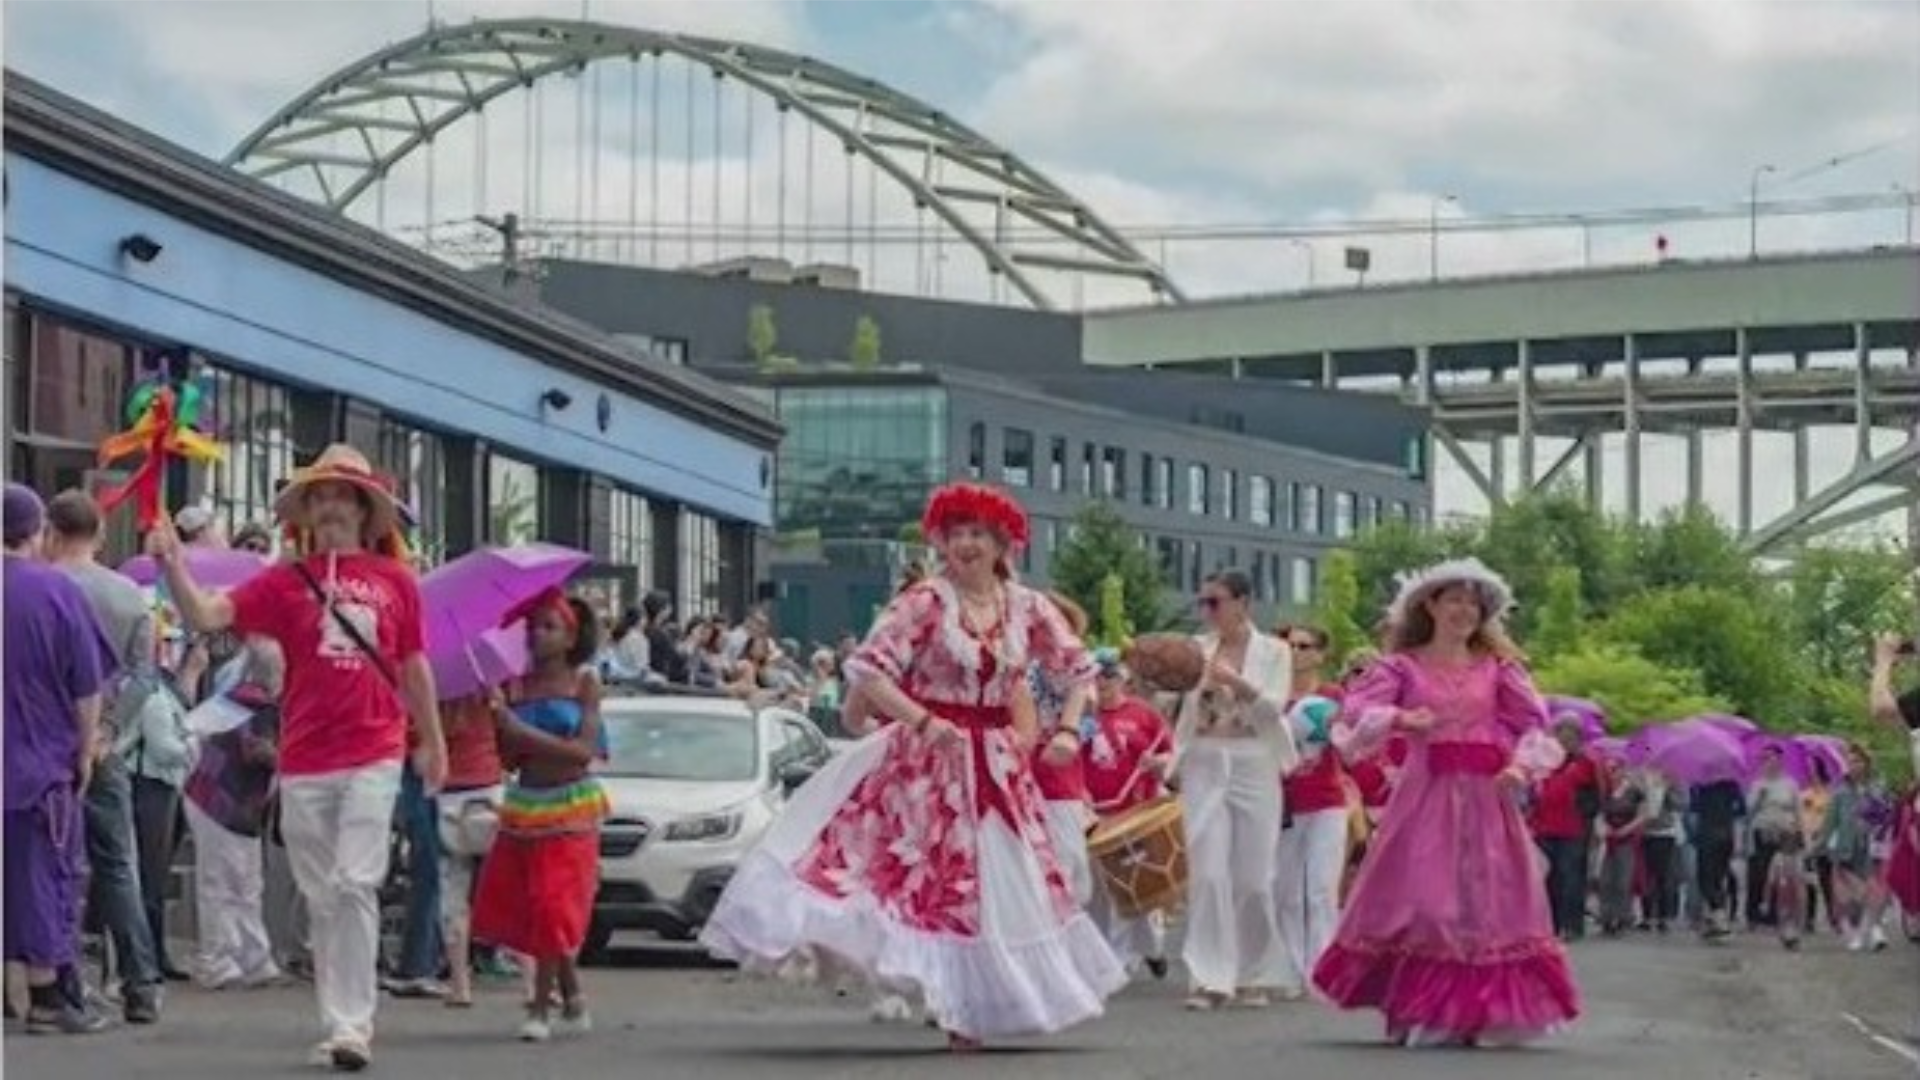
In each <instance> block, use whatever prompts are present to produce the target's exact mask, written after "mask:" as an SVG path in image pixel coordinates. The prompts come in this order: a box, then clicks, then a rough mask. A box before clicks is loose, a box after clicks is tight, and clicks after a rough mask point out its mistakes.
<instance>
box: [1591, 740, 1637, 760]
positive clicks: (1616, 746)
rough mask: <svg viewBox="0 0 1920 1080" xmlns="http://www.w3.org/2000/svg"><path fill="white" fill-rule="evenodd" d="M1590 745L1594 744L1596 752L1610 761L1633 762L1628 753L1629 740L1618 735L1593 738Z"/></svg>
mask: <svg viewBox="0 0 1920 1080" xmlns="http://www.w3.org/2000/svg"><path fill="white" fill-rule="evenodd" d="M1590 745H1592V747H1593V752H1594V753H1596V754H1599V755H1600V756H1601V757H1602V758H1605V759H1606V760H1608V761H1611V762H1615V763H1619V762H1627V763H1628V764H1631V763H1632V760H1631V758H1630V757H1629V756H1628V753H1627V750H1628V745H1629V744H1628V741H1627V740H1626V739H1623V738H1620V737H1619V736H1617V735H1602V736H1601V737H1600V738H1597V739H1595V740H1593V742H1592V743H1591V744H1590Z"/></svg>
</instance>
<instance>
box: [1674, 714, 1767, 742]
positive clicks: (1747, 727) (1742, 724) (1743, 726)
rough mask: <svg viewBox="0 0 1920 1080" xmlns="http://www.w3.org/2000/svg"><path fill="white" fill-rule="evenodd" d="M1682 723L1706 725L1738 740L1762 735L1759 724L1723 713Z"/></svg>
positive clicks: (1697, 717) (1690, 719) (1690, 718)
mask: <svg viewBox="0 0 1920 1080" xmlns="http://www.w3.org/2000/svg"><path fill="white" fill-rule="evenodd" d="M1682 723H1689V724H1691V723H1698V724H1706V725H1707V726H1709V727H1716V728H1719V729H1720V730H1721V731H1724V732H1726V733H1728V734H1729V735H1732V736H1733V737H1734V738H1736V739H1743V738H1745V737H1747V736H1748V735H1758V734H1760V725H1759V724H1756V723H1754V722H1753V721H1751V720H1749V719H1747V718H1746V717H1744V716H1727V715H1725V714H1723V713H1707V714H1705V715H1702V716H1693V717H1689V718H1687V719H1686V720H1684V721H1682Z"/></svg>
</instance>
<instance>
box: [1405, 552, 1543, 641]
mask: <svg viewBox="0 0 1920 1080" xmlns="http://www.w3.org/2000/svg"><path fill="white" fill-rule="evenodd" d="M1398 580H1399V583H1400V589H1399V591H1398V592H1397V593H1396V594H1395V595H1394V598H1393V603H1392V604H1391V605H1389V606H1388V608H1387V620H1388V621H1389V622H1391V623H1393V624H1395V625H1399V624H1402V623H1404V622H1406V618H1407V613H1408V612H1410V611H1412V610H1413V609H1414V608H1415V607H1416V606H1417V605H1419V604H1422V603H1425V602H1426V600H1427V598H1428V597H1430V596H1432V595H1433V594H1434V593H1437V592H1439V591H1440V590H1442V589H1445V588H1447V587H1449V586H1453V585H1465V586H1468V587H1469V588H1471V589H1473V591H1474V592H1475V593H1476V594H1477V595H1478V596H1479V598H1480V610H1481V611H1482V612H1484V613H1485V614H1486V617H1487V619H1488V620H1489V621H1491V620H1495V619H1502V618H1505V617H1506V615H1507V613H1508V612H1511V611H1512V610H1513V588H1512V587H1511V586H1509V585H1508V584H1507V580H1506V579H1505V578H1503V577H1501V576H1500V575H1499V574H1497V573H1495V572H1494V571H1493V568H1492V567H1489V566H1488V565H1487V564H1486V563H1483V562H1481V561H1480V560H1479V559H1473V558H1467V559H1449V560H1447V561H1446V562H1442V563H1435V564H1434V565H1432V566H1429V567H1427V568H1426V569H1424V570H1420V571H1416V572H1414V573H1411V574H1401V575H1400V577H1399V579H1398Z"/></svg>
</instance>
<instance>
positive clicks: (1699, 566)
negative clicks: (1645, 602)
mask: <svg viewBox="0 0 1920 1080" xmlns="http://www.w3.org/2000/svg"><path fill="white" fill-rule="evenodd" d="M1633 546H1634V550H1633V566H1634V570H1635V574H1634V576H1635V579H1636V580H1635V581H1634V582H1633V588H1634V590H1635V591H1641V590H1646V589H1665V588H1672V587H1677V586H1683V585H1700V586H1705V587H1707V588H1718V589H1729V590H1733V591H1736V592H1745V591H1757V590H1758V589H1759V588H1760V587H1761V575H1760V571H1759V569H1758V568H1757V567H1755V566H1754V563H1753V557H1752V556H1750V555H1748V554H1747V552H1746V550H1745V549H1744V548H1742V547H1741V546H1740V538H1739V537H1738V536H1736V535H1734V533H1733V530H1731V529H1729V528H1727V527H1726V525H1725V524H1723V523H1722V522H1721V521H1720V519H1718V518H1716V517H1714V516H1713V512H1712V511H1711V510H1708V509H1706V508H1704V507H1687V508H1685V509H1682V510H1674V511H1669V512H1667V513H1665V514H1662V515H1661V516H1660V520H1658V521H1656V522H1654V523H1653V524H1651V525H1643V526H1640V527H1639V528H1638V529H1636V530H1635V531H1634V536H1633Z"/></svg>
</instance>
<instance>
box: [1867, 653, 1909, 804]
mask: <svg viewBox="0 0 1920 1080" xmlns="http://www.w3.org/2000/svg"><path fill="white" fill-rule="evenodd" d="M1916 645H1920V642H1916V641H1915V640H1914V639H1912V638H1903V637H1900V636H1899V635H1888V636H1886V637H1883V638H1881V639H1880V641H1879V642H1878V644H1877V646H1876V647H1875V648H1874V650H1873V684H1872V687H1871V689H1869V690H1868V692H1867V693H1868V699H1869V707H1870V708H1871V709H1872V710H1873V718H1874V719H1876V720H1879V721H1880V722H1881V723H1885V724H1899V725H1904V726H1905V727H1906V729H1907V735H1908V738H1909V739H1910V741H1911V744H1912V753H1913V768H1914V772H1915V773H1920V688H1914V689H1910V690H1908V691H1907V692H1906V693H1904V694H1895V693H1894V692H1893V669H1894V665H1896V664H1898V663H1900V662H1901V661H1907V662H1911V661H1912V660H1913V658H1914V650H1915V647H1916Z"/></svg>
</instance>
